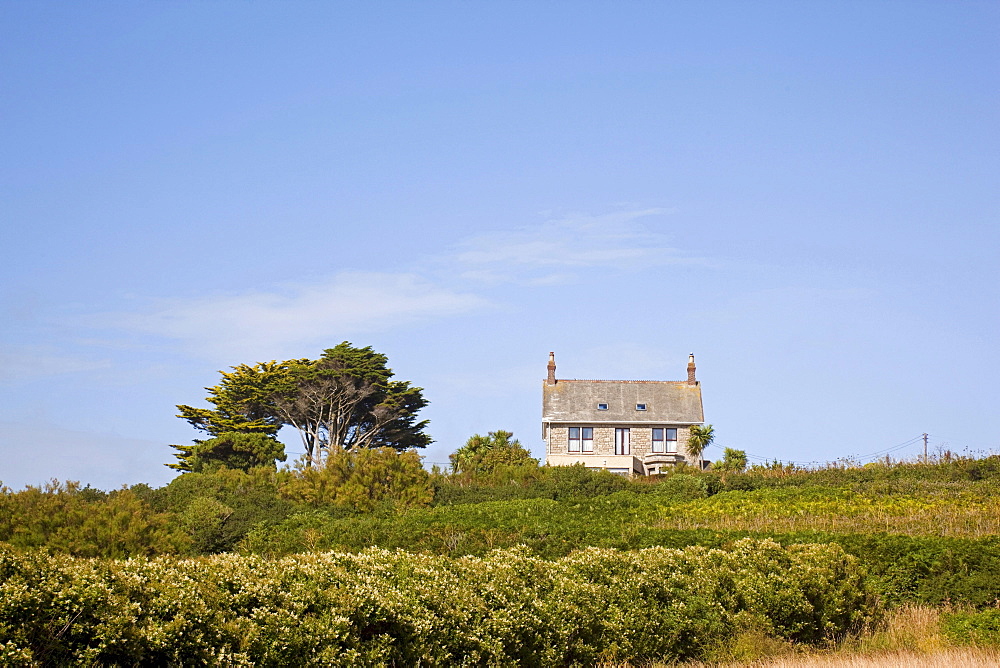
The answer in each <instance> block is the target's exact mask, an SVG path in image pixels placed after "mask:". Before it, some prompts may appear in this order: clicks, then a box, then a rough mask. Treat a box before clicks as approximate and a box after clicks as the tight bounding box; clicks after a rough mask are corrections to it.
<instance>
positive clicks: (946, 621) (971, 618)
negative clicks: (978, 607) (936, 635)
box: [941, 608, 1000, 645]
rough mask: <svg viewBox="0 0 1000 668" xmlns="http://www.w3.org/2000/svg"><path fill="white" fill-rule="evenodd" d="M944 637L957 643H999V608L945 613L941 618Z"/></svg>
mask: <svg viewBox="0 0 1000 668" xmlns="http://www.w3.org/2000/svg"><path fill="white" fill-rule="evenodd" d="M941 626H942V630H943V631H944V635H945V637H947V638H948V639H949V640H951V641H952V642H954V643H956V644H959V645H1000V610H998V609H996V608H993V609H990V610H982V611H980V612H973V611H961V612H950V613H946V614H945V615H944V616H943V619H942V623H941Z"/></svg>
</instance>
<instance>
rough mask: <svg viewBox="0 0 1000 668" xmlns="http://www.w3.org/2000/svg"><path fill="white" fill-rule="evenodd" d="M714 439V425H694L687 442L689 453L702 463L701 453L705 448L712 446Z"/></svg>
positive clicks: (697, 461) (698, 462)
mask: <svg viewBox="0 0 1000 668" xmlns="http://www.w3.org/2000/svg"><path fill="white" fill-rule="evenodd" d="M714 440H715V432H714V430H713V429H712V425H710V424H706V425H698V424H696V425H692V426H691V430H690V435H689V436H688V442H687V452H688V455H690V456H691V457H692V458H693V459H694V460H695V461H696V463H697V464H699V465H700V464H701V455H702V454H703V453H704V452H705V448H707V447H708V446H710V445H711V444H712V441H714Z"/></svg>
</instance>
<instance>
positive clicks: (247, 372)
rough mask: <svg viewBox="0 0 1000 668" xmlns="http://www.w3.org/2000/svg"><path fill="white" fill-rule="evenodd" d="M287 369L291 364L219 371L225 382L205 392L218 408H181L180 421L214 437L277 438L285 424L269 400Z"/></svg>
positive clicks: (178, 408)
mask: <svg viewBox="0 0 1000 668" xmlns="http://www.w3.org/2000/svg"><path fill="white" fill-rule="evenodd" d="M300 361H307V360H300ZM288 365H289V362H280V363H279V362H273V361H272V362H261V363H258V364H253V365H250V364H240V365H237V366H234V367H232V369H233V370H232V371H229V372H226V371H220V372H219V373H220V374H222V381H221V382H220V383H219V384H218V385H214V386H212V387H206V388H205V389H206V390H208V397H207V398H206V399H205V401H207V402H208V403H210V404H212V405H213V406H215V408H214V409H213V408H195V407H193V406H187V405H184V404H180V405H178V406H177V410H179V411H180V414H179V415H178V416H177V417H181V418H184V419H185V420H187V421H188V422H190V423H191V426H193V427H194V428H195V429H198V430H199V431H203V432H205V433H207V434H210V435H211V436H219V435H221V434H224V433H226V432H234V431H235V432H240V433H244V434H263V435H265V436H274V435H275V434H277V433H278V430H279V429H281V425H282V421H281V419H280V418H279V417H278V416H277V415H275V414H274V411H273V409H272V408H271V404H270V400H269V398H270V395H271V392H272V391H273V388H274V385H275V384H276V383H278V382H279V381H280V380H281V379H283V378H285V377H286V376H287V375H288ZM174 447H176V446H174Z"/></svg>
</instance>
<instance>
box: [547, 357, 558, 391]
mask: <svg viewBox="0 0 1000 668" xmlns="http://www.w3.org/2000/svg"><path fill="white" fill-rule="evenodd" d="M548 369H549V377H548V378H547V379H546V380H545V382H546V383H548V384H549V385H555V384H556V354H555V353H549V366H548Z"/></svg>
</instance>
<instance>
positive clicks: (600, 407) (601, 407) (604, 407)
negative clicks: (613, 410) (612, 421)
mask: <svg viewBox="0 0 1000 668" xmlns="http://www.w3.org/2000/svg"><path fill="white" fill-rule="evenodd" d="M597 410H599V411H606V410H608V405H607V404H597Z"/></svg>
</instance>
